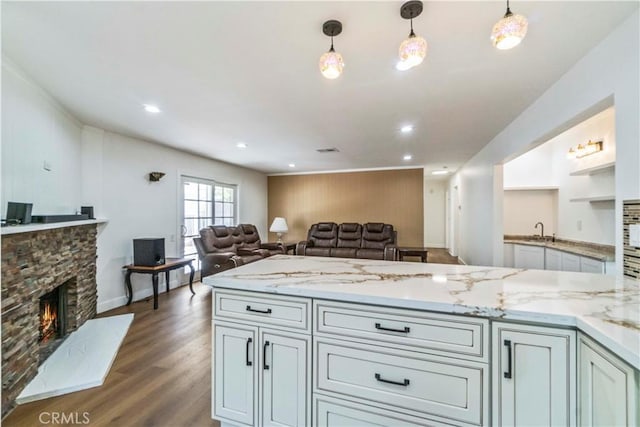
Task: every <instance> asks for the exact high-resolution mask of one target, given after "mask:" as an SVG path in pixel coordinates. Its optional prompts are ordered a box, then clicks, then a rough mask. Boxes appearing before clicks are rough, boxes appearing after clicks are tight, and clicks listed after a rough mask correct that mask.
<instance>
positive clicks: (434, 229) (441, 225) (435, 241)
mask: <svg viewBox="0 0 640 427" xmlns="http://www.w3.org/2000/svg"><path fill="white" fill-rule="evenodd" d="M423 188H424V246H426V247H429V248H444V247H445V227H446V216H445V212H446V211H445V209H446V208H445V203H446V191H447V182H446V181H445V180H442V179H432V178H430V177H425V180H424V187H423Z"/></svg>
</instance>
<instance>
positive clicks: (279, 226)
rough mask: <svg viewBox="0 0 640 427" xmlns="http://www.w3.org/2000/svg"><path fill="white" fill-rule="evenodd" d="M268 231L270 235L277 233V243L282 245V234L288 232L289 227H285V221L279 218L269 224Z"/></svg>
mask: <svg viewBox="0 0 640 427" xmlns="http://www.w3.org/2000/svg"><path fill="white" fill-rule="evenodd" d="M269 231H270V232H272V233H277V234H278V243H283V242H282V234H283V233H286V232H287V231H289V227H287V220H286V219H284V218H282V217H279V216H277V217H275V219H274V220H273V222H272V223H271V227H269Z"/></svg>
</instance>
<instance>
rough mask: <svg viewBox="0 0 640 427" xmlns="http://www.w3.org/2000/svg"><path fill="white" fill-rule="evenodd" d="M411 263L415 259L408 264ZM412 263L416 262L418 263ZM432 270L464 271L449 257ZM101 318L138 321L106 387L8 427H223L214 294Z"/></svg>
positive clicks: (180, 294)
mask: <svg viewBox="0 0 640 427" xmlns="http://www.w3.org/2000/svg"><path fill="white" fill-rule="evenodd" d="M407 260H410V259H407ZM411 260H412V259H411ZM428 261H429V262H431V263H445V264H457V263H458V260H457V258H456V257H452V256H450V255H449V254H448V253H447V251H446V250H445V249H429V256H428ZM194 289H195V291H196V295H195V296H193V297H192V295H191V293H190V292H189V287H188V286H183V287H181V288H178V289H174V290H172V291H171V292H170V293H169V294H168V295H167V294H165V293H162V294H160V297H159V308H158V310H155V311H154V310H153V301H151V300H150V299H147V300H144V301H140V302H135V303H133V304H131V305H130V306H128V307H120V308H117V309H115V310H111V311H108V312H105V313H102V314H100V315H99V316H98V317H105V316H113V315H117V314H123V313H135V317H134V320H133V323H132V324H131V328H130V329H129V332H128V333H127V336H126V338H125V340H124V342H123V344H122V346H121V347H120V351H119V352H118V356H117V358H116V360H115V362H114V364H113V366H112V368H111V371H110V372H109V375H108V376H107V379H106V381H105V383H104V385H103V386H102V387H97V388H93V389H89V390H84V391H79V392H76V393H71V394H67V395H65V396H60V397H54V398H50V399H46V400H41V401H38V402H33V403H28V404H25V405H19V406H18V407H17V408H16V409H15V410H14V411H13V412H12V413H11V414H10V415H9V416H8V417H7V418H5V419H4V420H2V425H3V426H7V427H9V426H25V427H31V426H38V425H44V424H42V423H41V422H40V421H39V417H40V414H45V415H44V417H45V418H43V419H44V420H45V421H48V420H50V418H47V417H50V415H48V414H47V413H64V414H65V415H67V416H69V415H68V414H75V413H77V414H78V415H77V418H78V419H79V420H80V421H82V420H83V414H84V413H85V412H87V413H88V418H89V420H90V424H89V425H91V426H109V425H113V426H167V427H179V426H198V427H200V426H202V427H206V426H218V425H219V424H218V423H217V422H215V421H213V420H211V289H210V288H209V287H207V286H203V285H202V284H200V283H195V284H194Z"/></svg>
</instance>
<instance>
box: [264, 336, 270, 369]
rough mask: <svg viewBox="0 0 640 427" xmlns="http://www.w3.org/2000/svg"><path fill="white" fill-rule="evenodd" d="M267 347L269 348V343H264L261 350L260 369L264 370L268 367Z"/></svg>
mask: <svg viewBox="0 0 640 427" xmlns="http://www.w3.org/2000/svg"><path fill="white" fill-rule="evenodd" d="M267 347H269V341H265V342H264V347H263V348H262V367H263V368H264V369H265V370H268V369H269V365H267Z"/></svg>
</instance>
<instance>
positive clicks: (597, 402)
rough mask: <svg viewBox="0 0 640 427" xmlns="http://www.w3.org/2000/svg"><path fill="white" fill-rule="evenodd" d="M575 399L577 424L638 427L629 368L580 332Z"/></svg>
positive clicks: (634, 387)
mask: <svg viewBox="0 0 640 427" xmlns="http://www.w3.org/2000/svg"><path fill="white" fill-rule="evenodd" d="M578 375H579V376H578V402H579V406H578V407H579V414H578V416H579V417H580V420H579V424H580V425H581V426H607V425H611V426H638V425H640V419H639V418H638V398H639V397H640V396H639V395H638V384H637V382H636V380H635V375H634V371H633V368H631V367H630V366H628V365H627V364H626V363H623V362H621V361H620V360H618V359H617V358H616V357H614V356H612V355H611V354H610V353H609V352H608V351H606V350H605V349H603V348H602V347H601V346H599V345H598V344H596V343H595V342H593V341H592V340H590V339H589V338H587V337H586V336H584V335H582V334H581V335H580V342H579V345H578Z"/></svg>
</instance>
